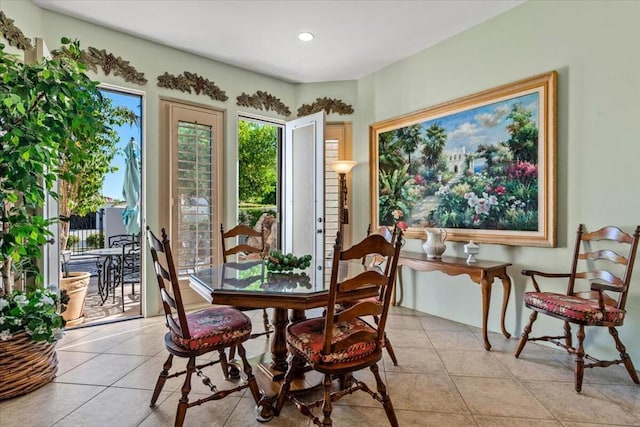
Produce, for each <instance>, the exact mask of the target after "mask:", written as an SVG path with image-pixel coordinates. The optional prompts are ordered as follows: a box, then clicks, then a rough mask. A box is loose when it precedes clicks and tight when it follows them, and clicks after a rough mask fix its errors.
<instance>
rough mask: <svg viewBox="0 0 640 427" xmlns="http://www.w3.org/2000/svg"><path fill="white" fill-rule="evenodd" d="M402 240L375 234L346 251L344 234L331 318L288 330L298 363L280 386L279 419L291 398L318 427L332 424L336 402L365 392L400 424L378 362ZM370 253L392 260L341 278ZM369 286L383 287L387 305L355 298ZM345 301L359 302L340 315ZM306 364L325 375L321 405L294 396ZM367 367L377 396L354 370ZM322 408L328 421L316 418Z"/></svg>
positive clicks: (328, 314) (332, 290) (336, 250)
mask: <svg viewBox="0 0 640 427" xmlns="http://www.w3.org/2000/svg"><path fill="white" fill-rule="evenodd" d="M402 242H403V240H402V232H400V233H399V235H398V238H397V239H396V242H395V244H392V243H390V242H388V241H387V240H386V239H385V238H384V237H383V236H381V235H378V234H372V235H370V236H368V237H366V238H365V239H364V240H363V241H361V242H360V243H358V244H356V245H354V246H352V247H351V248H349V249H347V250H344V251H343V250H342V242H341V235H340V233H338V236H337V238H336V243H335V246H334V256H333V264H332V270H331V284H330V289H329V302H328V305H327V308H326V315H325V316H324V317H318V318H314V319H307V320H302V321H300V322H296V323H292V324H291V325H289V326H288V327H287V338H286V339H287V347H288V349H289V352H290V353H291V354H292V359H291V361H290V363H289V368H288V370H287V373H286V375H285V379H284V382H283V384H282V386H281V388H280V394H279V396H278V402H277V405H276V409H275V411H274V412H275V414H276V415H278V414H279V413H280V411H281V410H282V407H283V406H284V403H285V401H287V400H289V401H291V402H293V403H294V404H295V406H296V408H297V409H298V410H299V411H300V412H301V413H302V414H303V415H306V416H307V417H309V418H310V419H311V420H312V422H313V423H314V424H315V425H319V426H331V425H332V420H331V412H332V405H333V403H334V402H335V401H337V400H339V399H340V398H342V397H344V396H346V395H348V394H351V393H354V392H355V391H358V390H361V391H364V392H366V393H368V394H370V395H371V396H372V397H373V398H374V399H375V400H378V401H379V402H381V403H382V406H383V407H384V410H385V412H386V414H387V418H388V420H389V423H390V424H391V425H392V426H397V425H398V420H397V418H396V415H395V411H394V409H393V405H392V404H391V399H390V397H389V395H388V393H387V389H386V386H385V384H384V382H383V381H382V378H381V377H380V374H379V372H378V362H379V361H380V359H381V358H382V349H383V347H384V330H385V325H386V323H387V314H388V312H389V304H390V303H391V289H392V287H393V281H394V278H395V272H396V268H397V265H398V256H399V254H400V247H401V246H402ZM370 254H380V255H382V256H384V257H386V260H387V262H386V263H385V266H384V268H381V266H374V267H371V268H367V269H364V271H363V270H362V269H361V268H359V269H358V270H359V271H360V272H359V273H357V274H355V275H351V276H350V277H346V278H343V277H340V278H339V271H341V269H344V268H345V267H348V266H347V265H345V264H344V262H346V261H349V260H354V261H355V262H356V263H358V260H361V259H362V257H364V256H367V255H370ZM369 286H377V287H378V288H379V294H380V295H381V301H382V302H381V303H378V302H371V301H367V300H359V299H357V298H353V297H351V294H352V293H353V291H355V290H358V289H362V288H364V287H369ZM339 301H350V302H353V303H354V304H353V305H352V306H350V307H349V308H347V309H345V310H342V311H340V312H336V303H337V302H339ZM368 316H378V319H379V320H378V322H377V324H376V323H373V324H372V323H368V322H367V321H366V320H365V319H366V318H367V317H368ZM305 364H308V365H309V366H310V367H311V369H313V370H316V371H318V372H320V373H322V374H324V381H323V386H324V395H323V398H322V399H320V400H317V401H315V402H309V403H305V402H304V401H302V400H301V398H300V397H299V396H298V395H295V394H292V393H290V389H291V382H292V381H293V380H294V378H295V376H296V369H297V368H299V367H300V366H304V365H305ZM365 368H369V369H370V370H371V372H372V373H373V375H374V377H375V379H376V386H377V391H378V392H377V393H375V392H374V391H372V390H371V389H370V388H369V387H368V386H367V384H365V383H364V382H363V381H360V380H358V379H356V378H355V377H354V376H353V373H354V372H357V371H360V370H362V369H365ZM340 376H347V380H346V381H345V382H344V386H343V387H340V388H339V389H338V390H335V391H332V378H334V377H340ZM318 407H322V413H323V418H322V419H320V418H319V417H317V416H314V414H313V412H312V410H313V409H314V408H318Z"/></svg>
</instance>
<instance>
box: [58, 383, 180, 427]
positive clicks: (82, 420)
mask: <svg viewBox="0 0 640 427" xmlns="http://www.w3.org/2000/svg"><path fill="white" fill-rule="evenodd" d="M168 397H169V393H162V394H161V395H160V399H159V401H160V402H161V401H163V400H164V399H166V398H168ZM150 399H151V391H147V390H134V389H127V388H116V387H110V388H108V389H107V390H105V391H104V392H102V393H100V394H99V395H97V396H96V397H94V398H93V399H91V400H90V401H89V402H87V403H86V404H84V405H82V406H81V407H80V408H78V409H77V410H75V411H74V412H72V413H71V414H69V415H67V416H66V417H65V418H64V419H62V420H61V421H60V422H59V423H57V424H56V426H61V427H65V426H69V427H72V426H73V427H75V426H107V425H111V426H122V427H125V426H132V427H133V426H138V425H140V423H141V422H142V421H143V420H144V419H145V418H146V417H147V416H148V415H149V414H150V413H151V408H149V400H150Z"/></svg>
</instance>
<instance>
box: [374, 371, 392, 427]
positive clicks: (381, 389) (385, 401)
mask: <svg viewBox="0 0 640 427" xmlns="http://www.w3.org/2000/svg"><path fill="white" fill-rule="evenodd" d="M369 369H371V372H373V375H374V376H375V377H376V386H377V388H378V393H379V394H380V397H381V399H382V406H383V407H384V412H385V413H386V414H387V418H388V419H389V424H391V426H392V427H398V419H397V418H396V412H395V411H394V409H393V404H392V403H391V398H390V397H389V395H388V394H387V386H386V385H385V384H384V382H383V381H382V378H380V372H379V371H378V365H377V364H375V363H374V364H373V365H371V366H370V367H369Z"/></svg>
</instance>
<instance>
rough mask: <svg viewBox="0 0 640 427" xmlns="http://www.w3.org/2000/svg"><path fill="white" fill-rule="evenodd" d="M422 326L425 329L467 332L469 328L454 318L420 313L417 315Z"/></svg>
mask: <svg viewBox="0 0 640 427" xmlns="http://www.w3.org/2000/svg"><path fill="white" fill-rule="evenodd" d="M416 318H417V319H418V321H419V322H420V324H421V325H422V327H423V328H424V330H425V331H427V332H431V331H457V332H467V331H469V328H468V327H467V325H465V324H463V323H459V322H454V321H453V320H449V319H443V318H442V317H437V316H425V315H418V316H416Z"/></svg>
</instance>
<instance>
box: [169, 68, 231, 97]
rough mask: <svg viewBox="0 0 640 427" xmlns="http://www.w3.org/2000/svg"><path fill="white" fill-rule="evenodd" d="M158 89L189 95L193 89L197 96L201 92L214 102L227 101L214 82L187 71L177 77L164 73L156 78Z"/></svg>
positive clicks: (223, 92)
mask: <svg viewBox="0 0 640 427" xmlns="http://www.w3.org/2000/svg"><path fill="white" fill-rule="evenodd" d="M158 87H164V88H167V89H177V90H180V91H182V92H188V93H191V89H192V88H193V90H194V91H195V93H196V94H197V95H200V92H202V93H203V94H205V95H209V98H211V99H214V100H216V101H226V100H227V99H229V97H228V96H227V95H226V93H225V91H224V90H222V89H220V88H219V87H218V86H216V85H215V83H214V82H212V81H209V79H206V78H204V77H201V76H199V75H197V74H196V73H190V72H188V71H185V72H183V73H182V74H180V75H178V76H175V75H173V74H169V73H167V72H165V73H164V74H163V75H161V76H158Z"/></svg>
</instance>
